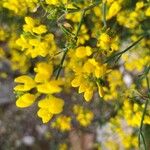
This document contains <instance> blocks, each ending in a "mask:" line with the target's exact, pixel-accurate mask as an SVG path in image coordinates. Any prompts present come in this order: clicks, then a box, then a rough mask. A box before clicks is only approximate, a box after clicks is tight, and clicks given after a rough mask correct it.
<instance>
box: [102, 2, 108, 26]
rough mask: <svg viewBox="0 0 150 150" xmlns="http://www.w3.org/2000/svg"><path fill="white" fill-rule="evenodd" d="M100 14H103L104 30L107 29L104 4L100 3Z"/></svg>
mask: <svg viewBox="0 0 150 150" xmlns="http://www.w3.org/2000/svg"><path fill="white" fill-rule="evenodd" d="M102 13H103V24H104V28H106V27H107V23H106V2H103V3H102Z"/></svg>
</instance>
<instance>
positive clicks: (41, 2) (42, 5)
mask: <svg viewBox="0 0 150 150" xmlns="http://www.w3.org/2000/svg"><path fill="white" fill-rule="evenodd" d="M39 3H40V5H41V7H42V8H43V9H44V10H45V12H47V8H46V7H45V6H44V4H43V1H42V0H40V1H39Z"/></svg>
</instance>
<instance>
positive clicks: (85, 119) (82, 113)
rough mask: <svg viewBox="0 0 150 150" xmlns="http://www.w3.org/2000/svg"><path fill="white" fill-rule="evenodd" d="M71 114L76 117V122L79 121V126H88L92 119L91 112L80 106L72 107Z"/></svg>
mask: <svg viewBox="0 0 150 150" xmlns="http://www.w3.org/2000/svg"><path fill="white" fill-rule="evenodd" d="M73 112H74V113H75V115H76V119H77V121H79V123H80V125H82V126H84V127H86V126H88V125H90V124H91V122H92V120H93V118H94V114H93V112H92V111H90V110H88V109H86V108H84V107H83V106H80V105H74V107H73Z"/></svg>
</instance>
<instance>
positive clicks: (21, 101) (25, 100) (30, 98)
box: [16, 93, 36, 108]
mask: <svg viewBox="0 0 150 150" xmlns="http://www.w3.org/2000/svg"><path fill="white" fill-rule="evenodd" d="M35 99H36V97H35V95H33V94H30V93H26V94H24V95H22V96H21V97H19V98H18V99H17V101H16V106H17V107H20V108H24V107H29V106H31V105H32V104H33V103H34V101H35Z"/></svg>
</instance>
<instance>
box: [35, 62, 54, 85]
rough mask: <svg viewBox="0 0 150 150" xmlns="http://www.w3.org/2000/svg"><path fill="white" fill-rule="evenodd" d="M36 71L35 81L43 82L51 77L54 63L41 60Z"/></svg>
mask: <svg viewBox="0 0 150 150" xmlns="http://www.w3.org/2000/svg"><path fill="white" fill-rule="evenodd" d="M34 71H35V72H36V76H35V81H36V82H38V83H42V82H45V81H47V80H49V79H50V77H51V75H52V73H53V66H52V64H47V63H45V62H40V63H39V64H38V65H37V67H36V68H34Z"/></svg>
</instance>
